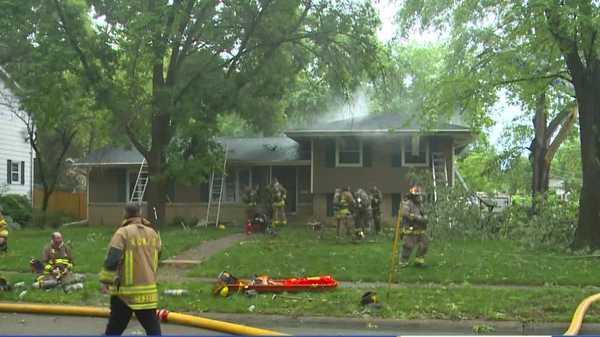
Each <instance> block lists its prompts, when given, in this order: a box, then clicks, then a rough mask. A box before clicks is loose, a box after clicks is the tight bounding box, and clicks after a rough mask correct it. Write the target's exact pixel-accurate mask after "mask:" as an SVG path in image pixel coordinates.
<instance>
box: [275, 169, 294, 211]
mask: <svg viewBox="0 0 600 337" xmlns="http://www.w3.org/2000/svg"><path fill="white" fill-rule="evenodd" d="M271 175H272V178H277V180H279V183H280V184H281V185H283V187H285V189H286V190H287V201H286V203H285V210H286V212H288V213H296V168H295V167H290V166H273V170H272V171H271ZM271 182H272V179H271Z"/></svg>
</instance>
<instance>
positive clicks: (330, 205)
mask: <svg viewBox="0 0 600 337" xmlns="http://www.w3.org/2000/svg"><path fill="white" fill-rule="evenodd" d="M325 199H326V200H327V205H326V207H327V216H333V193H328V194H327V195H326V197H325Z"/></svg>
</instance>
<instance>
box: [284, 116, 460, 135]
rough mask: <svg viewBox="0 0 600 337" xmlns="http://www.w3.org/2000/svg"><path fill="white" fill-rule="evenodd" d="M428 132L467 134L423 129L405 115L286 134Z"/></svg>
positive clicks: (448, 128)
mask: <svg viewBox="0 0 600 337" xmlns="http://www.w3.org/2000/svg"><path fill="white" fill-rule="evenodd" d="M420 130H424V131H430V132H461V131H462V132H469V131H470V129H469V128H468V127H466V126H462V125H457V124H451V123H437V124H436V125H433V126H430V127H429V128H428V127H424V126H422V125H420V124H419V121H418V120H417V119H415V118H412V117H408V116H407V115H406V114H380V115H369V116H363V117H356V118H352V119H342V120H336V121H332V122H324V123H316V124H313V125H310V126H308V127H304V128H299V129H291V130H288V131H287V132H286V134H297V133H307V134H309V133H334V132H402V131H420Z"/></svg>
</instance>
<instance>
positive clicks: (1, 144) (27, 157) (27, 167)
mask: <svg viewBox="0 0 600 337" xmlns="http://www.w3.org/2000/svg"><path fill="white" fill-rule="evenodd" d="M6 80H9V76H8V75H7V73H6V72H5V71H4V70H3V69H2V68H1V67H0V194H7V193H12V194H21V195H25V196H28V197H29V198H31V197H32V195H33V158H34V153H33V149H32V148H31V145H30V144H29V142H28V141H27V127H26V125H25V123H24V122H23V120H21V119H20V118H19V117H18V116H17V113H19V111H18V110H17V108H18V104H17V98H16V97H15V96H14V95H13V94H12V93H11V91H10V90H9V89H8V87H7V86H6V85H5V83H6V82H5V81H6ZM21 113H22V112H21Z"/></svg>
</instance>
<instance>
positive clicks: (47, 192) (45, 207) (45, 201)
mask: <svg viewBox="0 0 600 337" xmlns="http://www.w3.org/2000/svg"><path fill="white" fill-rule="evenodd" d="M53 192H54V191H52V190H50V189H49V188H48V187H46V186H44V197H43V200H42V211H44V213H46V211H47V210H48V204H49V203H50V196H51V195H52V193H53Z"/></svg>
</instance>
